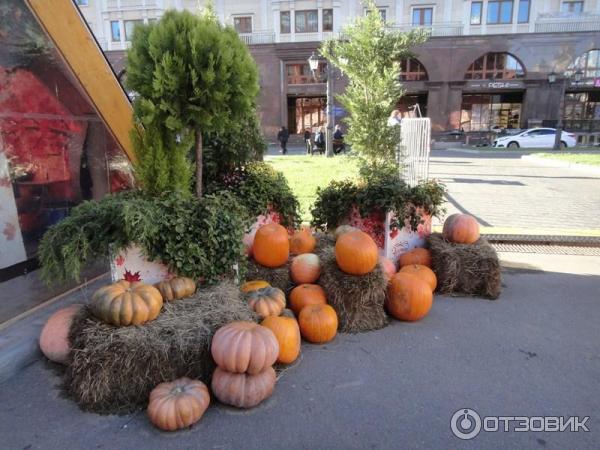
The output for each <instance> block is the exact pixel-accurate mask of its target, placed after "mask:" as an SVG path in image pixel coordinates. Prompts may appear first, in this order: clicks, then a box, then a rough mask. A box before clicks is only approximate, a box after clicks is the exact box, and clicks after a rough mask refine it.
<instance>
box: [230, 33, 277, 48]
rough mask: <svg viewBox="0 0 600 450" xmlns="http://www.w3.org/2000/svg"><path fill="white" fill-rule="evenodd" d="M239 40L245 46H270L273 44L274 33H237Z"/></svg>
mask: <svg viewBox="0 0 600 450" xmlns="http://www.w3.org/2000/svg"><path fill="white" fill-rule="evenodd" d="M239 36H240V39H241V40H242V41H243V42H244V43H245V44H246V45H256V44H272V43H273V42H275V33H274V32H273V31H269V30H262V31H261V30H257V31H253V32H252V33H239Z"/></svg>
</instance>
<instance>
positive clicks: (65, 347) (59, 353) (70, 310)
mask: <svg viewBox="0 0 600 450" xmlns="http://www.w3.org/2000/svg"><path fill="white" fill-rule="evenodd" d="M82 307H83V306H82V305H71V306H67V307H66V308H62V309H59V310H58V311H56V312H55V313H54V314H52V315H51V316H50V317H49V318H48V321H47V322H46V324H45V325H44V328H42V333H41V334H40V350H41V351H42V353H43V354H44V356H45V357H46V358H48V359H49V360H50V361H54V362H57V363H60V364H67V362H68V361H69V352H70V351H71V345H70V344H69V330H70V329H71V324H72V323H73V319H74V317H75V316H76V315H77V314H79V312H80V311H81V308H82Z"/></svg>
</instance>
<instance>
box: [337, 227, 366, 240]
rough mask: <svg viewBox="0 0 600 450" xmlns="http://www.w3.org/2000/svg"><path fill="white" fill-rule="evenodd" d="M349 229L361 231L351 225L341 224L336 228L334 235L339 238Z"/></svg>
mask: <svg viewBox="0 0 600 450" xmlns="http://www.w3.org/2000/svg"><path fill="white" fill-rule="evenodd" d="M349 231H360V230H359V229H358V228H356V227H353V226H351V225H340V226H339V227H337V228H336V229H335V232H334V236H335V239H336V240H337V239H338V238H339V237H340V236H341V235H342V234H344V233H348V232H349Z"/></svg>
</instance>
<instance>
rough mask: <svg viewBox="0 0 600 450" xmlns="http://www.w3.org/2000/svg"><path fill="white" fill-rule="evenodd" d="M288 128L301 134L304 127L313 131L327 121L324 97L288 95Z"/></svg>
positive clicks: (292, 132)
mask: <svg viewBox="0 0 600 450" xmlns="http://www.w3.org/2000/svg"><path fill="white" fill-rule="evenodd" d="M287 101H288V129H289V130H290V133H291V134H294V133H297V134H301V133H303V132H304V130H305V129H307V128H308V129H309V130H310V131H311V132H314V131H315V130H316V129H317V128H318V127H321V126H325V125H326V123H327V114H326V107H327V98H326V97H295V96H294V97H288V99H287Z"/></svg>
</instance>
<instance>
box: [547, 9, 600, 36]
mask: <svg viewBox="0 0 600 450" xmlns="http://www.w3.org/2000/svg"><path fill="white" fill-rule="evenodd" d="M577 31H600V14H593V13H577V14H576V13H563V12H555V13H545V14H540V15H539V16H538V18H537V20H536V22H535V32H536V33H571V32H577Z"/></svg>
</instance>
